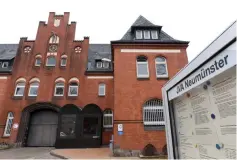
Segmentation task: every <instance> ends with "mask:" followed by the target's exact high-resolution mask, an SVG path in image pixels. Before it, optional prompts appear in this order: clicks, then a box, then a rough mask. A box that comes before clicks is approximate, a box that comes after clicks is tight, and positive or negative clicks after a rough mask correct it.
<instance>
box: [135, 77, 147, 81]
mask: <svg viewBox="0 0 237 160" xmlns="http://www.w3.org/2000/svg"><path fill="white" fill-rule="evenodd" d="M137 80H139V81H147V80H150V77H146V78H141V77H137Z"/></svg>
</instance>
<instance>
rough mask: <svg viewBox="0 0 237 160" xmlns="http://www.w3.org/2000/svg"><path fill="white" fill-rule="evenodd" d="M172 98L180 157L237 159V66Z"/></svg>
mask: <svg viewBox="0 0 237 160" xmlns="http://www.w3.org/2000/svg"><path fill="white" fill-rule="evenodd" d="M204 85H206V83H204V84H201V85H199V86H197V87H195V88H193V89H192V90H190V91H189V92H188V94H183V95H182V96H179V97H177V98H175V99H174V100H173V104H174V106H173V107H174V114H175V121H176V122H177V123H176V131H177V141H178V152H179V155H180V158H181V159H196V158H198V159H209V158H212V159H215V158H218V159H236V151H237V150H236V129H237V128H236V68H235V67H232V68H231V69H229V70H227V71H225V72H224V73H221V74H219V75H218V76H216V77H214V78H212V79H210V81H209V85H206V87H203V86H204Z"/></svg>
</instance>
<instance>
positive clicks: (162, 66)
mask: <svg viewBox="0 0 237 160" xmlns="http://www.w3.org/2000/svg"><path fill="white" fill-rule="evenodd" d="M155 62H156V77H161V78H162V77H168V69H167V62H166V59H165V58H164V57H156V60H155Z"/></svg>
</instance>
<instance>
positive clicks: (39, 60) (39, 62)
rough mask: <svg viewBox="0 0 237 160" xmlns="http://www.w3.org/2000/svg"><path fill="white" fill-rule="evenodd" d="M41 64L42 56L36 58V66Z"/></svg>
mask: <svg viewBox="0 0 237 160" xmlns="http://www.w3.org/2000/svg"><path fill="white" fill-rule="evenodd" d="M40 64H41V58H36V59H35V66H40Z"/></svg>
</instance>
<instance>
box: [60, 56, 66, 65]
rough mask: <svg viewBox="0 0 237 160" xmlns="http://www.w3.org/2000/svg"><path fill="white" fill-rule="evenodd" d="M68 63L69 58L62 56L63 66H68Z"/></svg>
mask: <svg viewBox="0 0 237 160" xmlns="http://www.w3.org/2000/svg"><path fill="white" fill-rule="evenodd" d="M66 65H67V58H66V57H63V58H61V66H66Z"/></svg>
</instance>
